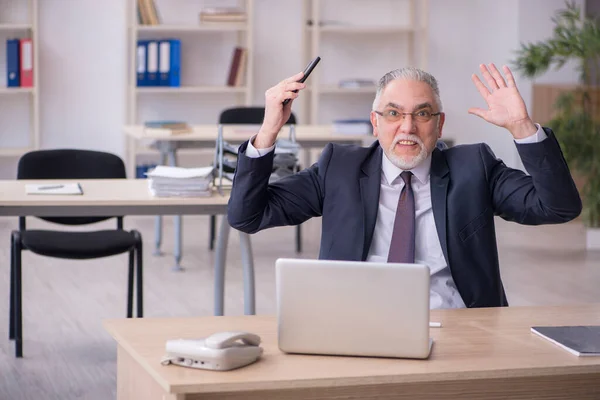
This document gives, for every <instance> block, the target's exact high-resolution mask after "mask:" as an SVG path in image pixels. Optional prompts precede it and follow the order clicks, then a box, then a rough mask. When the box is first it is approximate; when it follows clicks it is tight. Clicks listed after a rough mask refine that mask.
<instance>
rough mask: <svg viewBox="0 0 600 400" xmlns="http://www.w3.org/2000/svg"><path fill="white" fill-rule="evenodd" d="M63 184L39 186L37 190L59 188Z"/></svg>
mask: <svg viewBox="0 0 600 400" xmlns="http://www.w3.org/2000/svg"><path fill="white" fill-rule="evenodd" d="M64 186H65V185H52V186H39V187H38V190H50V189H61V188H63V187H64Z"/></svg>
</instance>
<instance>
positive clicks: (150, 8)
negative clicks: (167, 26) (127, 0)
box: [137, 0, 160, 25]
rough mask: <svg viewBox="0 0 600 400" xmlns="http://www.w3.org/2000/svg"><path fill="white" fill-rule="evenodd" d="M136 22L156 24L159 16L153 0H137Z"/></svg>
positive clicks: (158, 21) (158, 22)
mask: <svg viewBox="0 0 600 400" xmlns="http://www.w3.org/2000/svg"><path fill="white" fill-rule="evenodd" d="M137 13H138V23H139V24H141V25H158V24H160V17H159V15H158V11H157V9H156V4H155V3H154V0H137Z"/></svg>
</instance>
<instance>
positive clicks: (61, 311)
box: [0, 217, 600, 400]
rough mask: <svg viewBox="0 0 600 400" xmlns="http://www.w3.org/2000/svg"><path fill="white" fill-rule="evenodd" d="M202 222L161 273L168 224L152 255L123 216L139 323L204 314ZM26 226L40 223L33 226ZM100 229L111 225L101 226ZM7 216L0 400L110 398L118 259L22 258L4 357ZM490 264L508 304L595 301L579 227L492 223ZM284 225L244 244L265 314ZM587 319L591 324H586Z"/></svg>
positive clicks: (141, 224) (121, 277)
mask: <svg viewBox="0 0 600 400" xmlns="http://www.w3.org/2000/svg"><path fill="white" fill-rule="evenodd" d="M207 221H208V219H207V217H186V218H185V222H184V229H185V231H184V232H185V241H184V245H185V247H184V252H185V253H184V260H183V264H184V266H185V267H186V271H185V272H182V273H174V272H171V270H170V268H171V266H172V264H173V261H172V257H171V254H170V253H172V244H173V240H172V231H173V230H172V223H171V218H168V219H167V222H166V227H165V229H166V231H165V233H166V235H165V244H164V247H163V248H164V250H165V252H167V255H165V256H163V257H154V256H152V243H153V226H154V225H153V223H154V220H153V218H151V217H138V218H128V219H127V220H126V226H127V227H129V228H131V227H135V228H137V229H139V230H140V231H141V232H142V234H143V236H144V241H145V249H144V250H145V251H144V260H145V312H146V316H147V317H158V316H201V315H210V314H211V313H212V307H213V301H212V296H213V289H212V282H213V270H212V264H213V261H214V258H213V256H214V254H213V253H212V252H210V251H208V248H207V231H208V230H207ZM29 226H31V227H36V226H48V225H47V224H45V223H43V222H35V223H33V220H32V223H30V225H29ZM102 226H112V224H111V225H106V224H104V225H102ZM14 228H16V220H15V219H12V218H11V219H0V237H3V238H5V244H4V245H3V246H0V260H1V262H0V293H2V294H3V295H2V296H1V297H2V301H0V321H1V323H0V399H1V400H5V399H10V400H17V399H111V398H115V387H116V381H115V369H116V365H115V364H116V352H115V344H114V342H113V341H112V339H111V338H110V337H109V336H108V334H106V333H105V332H104V331H103V329H102V326H101V320H102V319H103V318H119V317H123V316H124V315H125V278H126V262H127V260H126V257H125V256H117V257H112V258H109V259H104V260H97V261H85V262H77V261H65V260H56V259H49V258H43V257H40V256H36V255H32V254H29V253H24V256H23V267H24V270H23V271H24V272H23V274H24V275H23V282H24V299H23V306H24V333H25V347H24V352H25V358H23V359H20V360H16V359H14V358H13V352H14V349H13V345H12V343H11V342H9V341H8V275H9V250H8V249H9V246H8V242H9V239H8V238H9V232H10V230H12V229H14ZM497 231H498V242H499V246H500V261H501V265H502V274H503V279H504V283H505V287H506V290H507V294H508V299H509V301H510V303H511V305H513V306H518V305H546V304H567V303H581V302H597V301H599V300H600V253H589V252H585V251H584V249H583V242H584V229H583V226H582V225H581V224H580V223H579V222H573V223H569V224H566V225H561V226H542V227H523V226H518V225H515V224H511V223H506V222H504V221H501V220H499V221H498V225H497ZM303 233H304V246H305V251H304V253H303V254H302V256H303V257H308V258H314V257H316V256H317V253H318V247H319V237H320V221H319V220H314V221H311V222H309V223H308V224H305V225H304V227H303ZM293 240H294V230H293V228H278V229H274V230H271V231H266V232H261V233H259V234H257V235H255V236H254V237H253V238H252V241H253V246H254V254H255V263H256V286H257V313H259V314H272V313H274V311H275V304H274V293H275V286H274V270H273V265H274V261H275V259H276V258H278V257H294V256H295V253H294V245H293V243H294V242H293ZM237 245H238V239H237V235H233V236H232V238H231V239H230V251H229V253H228V257H229V258H228V268H229V270H228V271H227V276H226V279H227V286H226V295H227V297H226V314H229V315H236V314H242V313H243V302H242V299H243V297H242V273H241V269H240V256H239V249H238V246H237ZM595 322H597V321H595Z"/></svg>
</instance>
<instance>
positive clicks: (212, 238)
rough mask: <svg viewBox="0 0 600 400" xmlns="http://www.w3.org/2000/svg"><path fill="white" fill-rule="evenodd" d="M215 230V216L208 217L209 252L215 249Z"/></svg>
mask: <svg viewBox="0 0 600 400" xmlns="http://www.w3.org/2000/svg"><path fill="white" fill-rule="evenodd" d="M216 228H217V216H216V215H211V216H210V236H209V238H208V248H209V249H210V250H214V249H215V236H216Z"/></svg>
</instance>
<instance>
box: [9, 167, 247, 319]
mask: <svg viewBox="0 0 600 400" xmlns="http://www.w3.org/2000/svg"><path fill="white" fill-rule="evenodd" d="M41 182H42V183H44V184H54V183H58V184H60V183H65V182H70V181H69V180H66V179H60V180H43V181H37V180H36V181H29V180H0V216H10V217H18V216H37V217H41V216H44V217H74V216H106V215H115V216H119V215H123V216H127V215H179V214H192V215H219V214H226V213H227V202H228V201H229V194H228V193H226V194H225V195H224V196H221V195H219V194H218V193H216V192H214V193H213V195H212V196H211V197H193V198H183V197H173V198H164V197H153V196H152V195H151V194H150V191H149V190H148V181H147V180H145V179H77V180H73V182H79V183H80V184H81V187H82V189H83V195H37V194H36V195H31V194H29V195H28V194H26V193H25V185H26V184H27V183H41ZM229 230H230V227H229V224H227V219H226V218H224V219H223V223H222V224H221V228H220V231H219V237H218V239H217V246H216V249H215V251H216V256H215V293H214V296H215V305H214V306H215V315H222V314H223V308H224V298H225V268H226V254H227V242H228V238H229ZM240 246H241V250H242V266H243V269H244V277H245V279H244V310H245V313H246V314H249V315H250V314H254V312H255V311H254V310H255V291H254V263H253V256H252V247H251V244H250V238H249V236H248V235H247V234H245V233H243V232H240Z"/></svg>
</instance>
